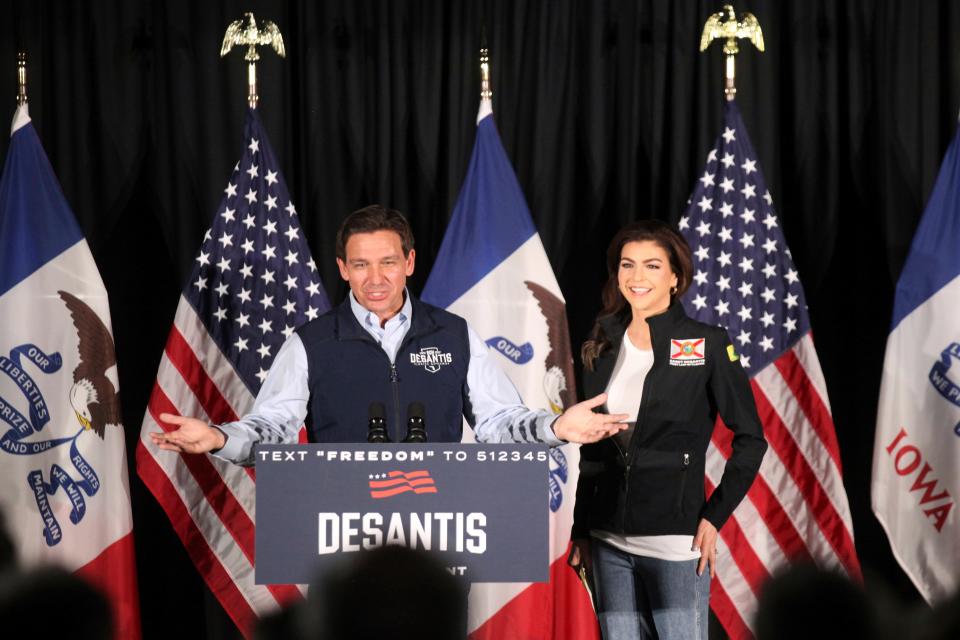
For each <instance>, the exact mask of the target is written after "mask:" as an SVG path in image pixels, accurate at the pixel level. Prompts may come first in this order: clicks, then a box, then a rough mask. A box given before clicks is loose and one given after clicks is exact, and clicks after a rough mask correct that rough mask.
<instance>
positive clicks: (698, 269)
mask: <svg viewBox="0 0 960 640" xmlns="http://www.w3.org/2000/svg"><path fill="white" fill-rule="evenodd" d="M679 227H680V230H681V232H682V233H683V235H684V237H686V239H687V241H688V242H689V243H690V247H691V249H692V250H693V254H694V272H695V273H694V281H693V283H692V284H691V286H690V290H689V291H688V292H687V294H686V295H685V296H684V301H683V304H684V307H685V308H686V310H687V313H688V314H690V316H691V317H694V318H696V319H697V320H700V321H702V322H707V323H709V324H713V325H721V326H724V327H726V329H727V331H728V333H729V334H730V338H731V339H732V340H733V344H734V346H735V348H736V351H737V352H738V353H739V359H740V362H741V363H742V365H743V367H744V368H745V369H746V371H747V374H748V376H749V377H750V384H751V386H752V387H753V395H754V398H755V399H756V402H757V410H758V412H759V414H760V419H761V421H762V422H763V432H764V436H765V437H766V439H767V441H768V443H769V445H770V446H769V449H768V450H767V453H766V456H765V457H764V460H763V463H762V464H761V466H760V473H759V475H758V476H757V479H756V480H755V481H754V483H753V486H752V487H751V488H750V490H749V492H748V493H747V497H746V499H744V501H743V502H742V503H741V504H740V506H739V507H738V508H737V509H736V511H734V513H733V516H732V517H731V518H730V520H728V521H727V523H726V525H724V527H723V528H722V529H721V530H720V540H719V541H718V543H717V547H718V550H719V557H718V561H717V579H716V580H715V581H714V582H713V583H712V585H711V589H710V606H711V607H712V609H713V611H714V613H715V614H716V616H717V618H718V619H719V620H720V622H721V623H722V624H723V626H724V628H725V629H726V631H727V633H728V634H729V635H730V636H731V637H732V638H749V637H752V635H753V633H752V621H753V616H754V614H755V612H756V607H757V598H758V596H759V593H760V589H761V588H762V586H763V583H764V581H765V580H766V579H767V578H768V577H770V575H771V574H772V573H773V572H774V571H776V570H777V569H778V568H780V567H782V566H784V565H785V564H787V563H789V562H791V561H795V560H797V561H813V562H815V563H817V564H818V565H821V566H826V567H836V568H837V569H838V570H840V571H843V572H845V573H847V574H848V575H850V576H851V577H853V578H856V579H859V578H860V564H859V561H858V560H857V554H856V549H855V548H854V544H853V524H852V521H851V517H850V506H849V503H848V501H847V494H846V490H845V489H844V486H843V477H842V474H841V464H840V449H839V446H838V444H837V436H836V432H835V431H834V426H833V419H832V417H831V415H830V402H829V399H828V398H827V388H826V384H825V383H824V379H823V373H822V371H821V370H820V362H819V360H818V359H817V353H816V350H815V349H814V345H813V338H812V336H811V333H810V318H809V315H808V314H807V306H806V300H805V297H804V293H803V287H802V285H801V284H800V279H799V277H798V274H797V270H796V268H795V266H794V264H793V258H792V257H791V255H790V249H789V248H788V247H787V243H786V239H785V237H784V235H783V231H782V229H781V227H780V222H779V220H778V219H777V215H776V212H775V211H774V209H773V199H772V198H771V197H770V192H769V191H768V190H767V187H766V183H765V181H764V179H763V174H762V173H761V171H760V167H759V166H758V164H757V155H756V153H755V152H754V150H753V146H752V145H751V143H750V139H749V137H748V135H747V130H746V127H745V126H744V124H743V120H742V119H741V117H740V111H739V109H738V108H737V104H736V102H734V101H730V102H727V103H726V107H725V112H724V126H723V133H722V134H721V135H719V136H718V137H717V140H716V142H715V144H714V147H713V149H712V150H711V151H710V153H709V155H708V156H707V163H706V166H705V167H704V170H703V174H702V175H701V176H700V177H699V178H698V181H697V184H696V187H695V188H694V190H693V195H692V196H691V197H690V201H689V204H688V208H687V210H686V212H685V213H684V215H683V216H682V217H681V219H680V223H679ZM734 355H735V354H732V355H731V357H733V356H734ZM731 442H732V437H731V432H730V431H729V430H728V429H726V428H725V427H723V426H722V425H721V424H718V425H717V428H716V430H715V431H714V434H713V438H712V442H711V444H710V447H709V449H708V451H707V465H706V467H707V468H706V470H707V477H706V489H707V493H708V494H709V493H710V492H711V491H712V490H713V488H714V487H716V486H717V484H718V483H719V482H720V477H721V474H722V472H723V466H724V464H725V462H726V459H727V458H728V457H729V455H730V452H731Z"/></svg>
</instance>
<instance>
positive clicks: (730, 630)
mask: <svg viewBox="0 0 960 640" xmlns="http://www.w3.org/2000/svg"><path fill="white" fill-rule="evenodd" d="M710 608H711V609H713V613H714V615H716V616H717V620H719V621H720V624H722V625H723V629H724V631H726V632H727V635H728V636H730V637H731V638H732V639H733V640H752V639H753V632H752V631H750V627H748V626H747V624H746V623H745V622H744V621H743V618H742V617H741V616H740V611H739V610H738V609H737V606H736V605H735V604H734V603H733V600H731V599H730V596H729V595H728V594H727V592H726V590H725V589H724V588H723V585H722V584H720V581H719V580H711V581H710Z"/></svg>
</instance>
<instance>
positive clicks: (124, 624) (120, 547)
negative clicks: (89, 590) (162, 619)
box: [74, 533, 140, 640]
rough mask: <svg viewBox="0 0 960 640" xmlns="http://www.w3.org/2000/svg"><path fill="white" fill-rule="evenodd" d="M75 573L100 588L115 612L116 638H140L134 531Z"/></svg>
mask: <svg viewBox="0 0 960 640" xmlns="http://www.w3.org/2000/svg"><path fill="white" fill-rule="evenodd" d="M74 573H76V575H78V576H80V577H81V578H83V579H84V580H86V581H87V582H89V583H90V584H92V585H94V586H96V587H97V588H98V589H100V590H101V591H102V592H103V593H104V595H106V596H107V600H108V601H109V602H110V608H111V610H112V611H113V628H114V638H116V639H117V640H127V639H128V638H132V639H136V638H139V637H140V601H139V598H138V596H137V580H136V575H137V568H136V561H135V560H134V548H133V533H128V534H127V535H125V536H123V537H122V538H120V539H119V540H117V541H115V542H114V543H113V544H111V545H110V546H108V547H107V548H106V549H104V550H103V551H101V552H100V555H98V556H97V557H96V558H94V559H93V560H91V561H90V562H88V563H87V564H85V565H83V566H82V567H80V568H79V569H77V570H76V571H75V572H74Z"/></svg>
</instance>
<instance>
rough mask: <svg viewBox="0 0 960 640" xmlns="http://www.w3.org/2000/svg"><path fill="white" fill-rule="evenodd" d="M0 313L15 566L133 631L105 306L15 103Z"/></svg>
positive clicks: (131, 569) (8, 510) (119, 432)
mask: <svg viewBox="0 0 960 640" xmlns="http://www.w3.org/2000/svg"><path fill="white" fill-rule="evenodd" d="M0 318H3V330H2V331H0V432H2V436H0V479H2V482H0V512H2V514H3V518H4V520H5V526H6V528H7V530H8V531H9V532H10V534H11V535H12V536H13V540H14V544H15V546H16V550H17V555H18V560H19V562H20V563H21V565H22V566H25V567H29V566H34V565H38V564H55V565H58V566H62V567H64V568H66V569H67V570H69V571H73V572H74V573H76V574H77V575H80V576H81V577H83V578H85V579H87V580H88V581H89V582H90V583H92V584H94V585H95V586H97V587H99V588H100V590H101V591H102V592H103V593H104V594H105V595H106V596H107V598H108V599H109V601H110V604H111V607H112V608H113V613H114V626H115V633H116V637H117V638H124V639H127V638H139V637H140V613H139V604H138V599H137V580H136V566H135V561H134V547H133V520H132V517H131V514H130V487H129V482H128V478H127V457H126V448H125V447H126V445H125V437H124V429H123V424H122V420H121V411H120V395H119V383H118V380H117V367H116V364H117V359H116V355H115V353H114V345H113V335H112V331H111V323H110V305H109V303H108V301H107V291H106V289H105V288H104V286H103V281H102V280H101V278H100V273H99V272H98V271H97V266H96V264H95V263H94V260H93V256H92V255H91V253H90V248H89V246H88V245H87V241H86V240H85V239H84V237H83V232H82V231H81V230H80V226H79V225H78V224H77V220H76V218H74V215H73V212H72V211H71V210H70V207H69V205H68V204H67V201H66V199H65V198H64V195H63V192H62V191H61V189H60V184H59V182H58V181H57V178H56V176H55V175H54V174H53V169H52V167H51V166H50V162H49V161H48V160H47V156H46V154H45V153H44V151H43V147H42V145H41V144H40V139H39V137H38V136H37V132H36V130H34V128H33V124H31V122H30V117H29V115H28V113H27V106H26V104H24V105H23V106H21V107H20V108H19V109H18V110H17V113H16V116H15V117H14V124H13V133H12V136H11V139H10V148H9V151H8V153H7V159H6V164H5V166H4V170H3V177H2V178H0ZM47 604H48V605H49V606H50V611H51V614H52V615H56V611H57V603H56V602H49V603H47ZM71 609H72V605H71ZM30 624H35V625H36V633H37V635H38V637H39V636H42V635H43V621H42V620H36V621H30Z"/></svg>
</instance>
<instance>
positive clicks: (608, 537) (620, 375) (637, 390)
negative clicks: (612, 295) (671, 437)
mask: <svg viewBox="0 0 960 640" xmlns="http://www.w3.org/2000/svg"><path fill="white" fill-rule="evenodd" d="M651 367H653V350H651V349H638V348H637V347H636V346H635V345H634V344H633V342H631V341H630V336H628V335H627V334H626V333H624V334H623V342H622V343H621V345H620V353H619V354H618V355H617V363H616V365H614V367H613V374H612V375H611V376H610V382H609V383H608V384H607V389H606V391H607V410H608V411H609V412H610V413H626V414H628V415H630V416H633V420H632V421H631V422H630V428H629V429H625V430H624V431H622V432H620V433H619V434H617V436H623V437H622V438H620V439H618V443H619V444H620V448H621V450H623V451H626V449H627V444H628V443H629V435H632V433H633V429H634V427H635V425H636V422H635V420H636V416H637V414H638V413H639V412H640V401H641V400H642V396H643V381H644V380H645V379H646V378H647V373H649V371H650V368H651ZM628 434H629V435H628ZM615 437H616V436H615ZM590 535H591V536H592V537H594V538H597V539H598V540H601V541H603V542H606V543H607V544H609V545H611V546H613V547H616V548H617V549H620V550H621V551H625V552H626V553H632V554H633V555H635V556H645V557H648V558H657V559H658V560H696V559H698V558H699V557H700V552H699V551H693V550H692V548H693V536H682V535H668V536H625V535H621V534H618V533H611V532H610V531H599V530H596V529H594V530H591V531H590Z"/></svg>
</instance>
